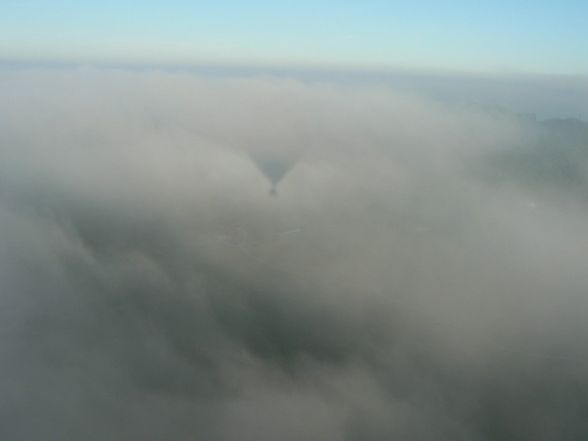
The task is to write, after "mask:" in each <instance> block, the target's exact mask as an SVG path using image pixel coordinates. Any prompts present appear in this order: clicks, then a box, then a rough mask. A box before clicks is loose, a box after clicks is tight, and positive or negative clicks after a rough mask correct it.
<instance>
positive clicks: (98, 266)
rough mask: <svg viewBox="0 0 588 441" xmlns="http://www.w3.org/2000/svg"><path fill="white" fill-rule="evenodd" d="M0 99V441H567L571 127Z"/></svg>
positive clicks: (191, 84)
mask: <svg viewBox="0 0 588 441" xmlns="http://www.w3.org/2000/svg"><path fill="white" fill-rule="evenodd" d="M512 87H513V88H515V86H512ZM0 96H1V97H2V99H1V100H0V293H1V296H0V312H1V313H2V322H1V325H0V326H1V327H2V332H1V334H0V348H1V350H2V355H1V357H2V359H1V360H2V362H1V363H0V392H1V393H0V438H2V439H7V440H15V441H17V440H29V441H30V440H53V439H54V440H63V439H86V440H94V439H95V440H105V439H106V440H163V439H169V440H178V441H180V440H194V439H197V440H211V441H214V440H219V441H225V440H227V441H229V440H240V441H242V440H245V441H246V440H252V441H253V440H256V441H259V440H278V439H279V440H285V441H287V440H300V439H305V440H345V441H355V440H357V441H359V440H361V441H372V440H374V441H376V440H390V439H410V440H415V441H420V440H440V439H451V440H489V439H492V440H515V439H516V440H533V441H536V440H548V439H549V440H551V439H558V440H577V439H583V438H585V437H586V436H588V418H587V416H588V415H587V414H586V409H588V351H587V350H586V348H585V341H586V338H588V325H586V321H585V316H586V313H587V312H588V298H587V297H586V289H587V288H588V200H587V199H586V194H588V193H587V190H588V180H587V171H588V168H587V167H588V152H587V150H586V148H587V142H588V124H587V123H585V122H583V121H581V120H579V119H577V120H576V119H551V120H544V119H541V118H539V119H537V118H531V117H529V116H528V115H520V114H518V113H517V112H516V109H515V110H513V111H509V110H501V111H499V112H497V111H492V110H489V109H488V108H486V107H484V106H477V105H476V106H464V105H461V104H459V103H457V104H456V103H454V102H450V100H449V101H448V99H447V97H445V96H444V97H443V99H435V97H433V96H429V95H427V94H420V93H415V92H414V91H413V90H412V89H410V88H405V87H393V86H391V85H389V84H383V83H369V82H359V83H341V82H328V81H318V82H317V81H304V80H302V79H295V78H287V77H284V76H271V75H248V76H243V77H239V76H223V77H217V78H215V77H210V76H202V75H195V74H190V73H182V72H163V71H147V72H138V71H125V70H116V69H113V70H107V69H102V70H99V69H91V68H86V69H83V68H82V69H71V70H53V69H41V68H34V69H21V70H5V71H2V73H0ZM537 100H538V101H541V102H542V103H545V100H544V97H537ZM529 102H533V100H530V101H529ZM505 106H507V107H508V103H506V104H505ZM540 112H543V110H541V111H540ZM545 113H546V114H549V112H548V111H546V112H545Z"/></svg>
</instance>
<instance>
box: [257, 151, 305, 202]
mask: <svg viewBox="0 0 588 441" xmlns="http://www.w3.org/2000/svg"><path fill="white" fill-rule="evenodd" d="M251 159H252V160H253V163H254V164H255V166H256V167H257V168H258V169H259V171H260V172H261V173H262V174H263V175H264V176H265V177H266V179H267V180H268V181H269V182H270V185H271V187H270V190H269V194H270V196H277V195H278V185H279V184H280V182H281V181H282V180H283V179H284V177H285V176H286V175H287V174H288V172H290V170H292V168H293V167H294V165H295V164H296V162H297V159H298V158H284V157H276V156H272V155H267V154H252V155H251Z"/></svg>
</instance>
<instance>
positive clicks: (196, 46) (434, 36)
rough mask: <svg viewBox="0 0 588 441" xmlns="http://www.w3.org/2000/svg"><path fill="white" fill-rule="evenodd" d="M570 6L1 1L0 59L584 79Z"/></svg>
mask: <svg viewBox="0 0 588 441" xmlns="http://www.w3.org/2000/svg"><path fill="white" fill-rule="evenodd" d="M586 53H588V4H587V3H586V2H584V1H582V0H567V1H545V0H536V1H528V0H521V1H507V0H497V1H492V2H475V1H465V0H454V1H449V2H440V1H430V0H429V1H426V0H418V1H410V2H407V1H403V2H400V1H377V0H367V1H361V2H360V1H356V2H350V1H325V0H318V1H309V0H301V1H297V2H270V1H261V0H252V1H247V2H241V1H230V0H220V1H215V2H210V1H184V0H169V1H165V2H164V1H145V2H141V3H140V4H139V3H137V2H134V1H129V0H117V1H114V0H102V1H97V0H79V1H72V0H54V1H39V0H37V1H35V0H18V1H17V0H3V1H2V2H0V59H4V60H46V61H47V60H48V61H73V62H84V63H92V62H125V63H155V64H194V63H196V64H197V63H212V64H215V63H220V64H240V65H272V66H304V67H325V66H327V67H333V66H335V67H343V68H349V69H398V68H400V69H424V70H443V71H445V70H449V71H468V72H470V71H474V72H492V73H497V72H498V73H505V72H506V73H544V74H545V73H546V74H571V75H585V74H586V73H587V72H588V57H586Z"/></svg>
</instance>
